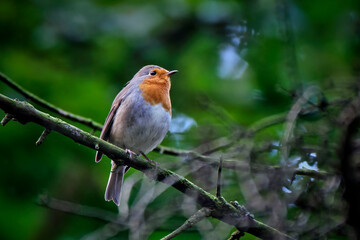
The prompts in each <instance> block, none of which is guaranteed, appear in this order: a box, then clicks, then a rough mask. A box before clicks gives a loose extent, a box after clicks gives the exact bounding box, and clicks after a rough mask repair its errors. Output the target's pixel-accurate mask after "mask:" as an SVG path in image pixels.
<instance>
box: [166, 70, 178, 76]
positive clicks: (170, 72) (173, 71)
mask: <svg viewBox="0 0 360 240" xmlns="http://www.w3.org/2000/svg"><path fill="white" fill-rule="evenodd" d="M177 72H178V70H172V71H169V72H167V73H166V75H167V76H171V75H173V74H174V73H177Z"/></svg>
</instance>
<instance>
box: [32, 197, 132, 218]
mask: <svg viewBox="0 0 360 240" xmlns="http://www.w3.org/2000/svg"><path fill="white" fill-rule="evenodd" d="M36 203H37V204H38V205H39V206H43V207H47V208H50V209H54V210H58V211H61V212H66V213H71V214H74V215H79V216H84V217H89V218H95V219H98V220H101V221H105V222H110V223H116V224H122V225H123V224H127V222H126V221H124V220H121V219H120V218H119V215H118V214H115V213H112V212H109V211H106V210H102V209H99V208H94V207H90V206H85V205H81V204H77V203H72V202H69V201H64V200H59V199H56V198H53V197H50V196H49V195H47V194H42V195H39V197H38V199H37V201H36Z"/></svg>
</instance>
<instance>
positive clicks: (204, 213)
mask: <svg viewBox="0 0 360 240" xmlns="http://www.w3.org/2000/svg"><path fill="white" fill-rule="evenodd" d="M210 213H211V210H210V209H209V208H206V207H204V208H201V209H200V210H199V211H197V212H196V213H195V214H194V215H192V216H191V217H190V218H189V219H188V220H186V221H185V223H184V224H183V225H181V226H180V227H179V228H177V229H175V230H174V231H173V232H172V233H170V234H169V235H167V236H165V237H163V238H162V239H161V240H170V239H173V238H174V237H176V236H177V235H179V234H180V233H182V232H184V231H186V230H187V229H189V228H191V227H192V226H194V225H195V224H196V223H198V222H199V221H201V220H202V219H204V218H206V217H208V216H210Z"/></svg>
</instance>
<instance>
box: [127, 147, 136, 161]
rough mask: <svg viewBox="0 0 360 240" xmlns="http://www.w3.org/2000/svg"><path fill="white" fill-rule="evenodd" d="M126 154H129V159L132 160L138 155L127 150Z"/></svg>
mask: <svg viewBox="0 0 360 240" xmlns="http://www.w3.org/2000/svg"><path fill="white" fill-rule="evenodd" d="M125 152H126V153H127V154H129V158H130V159H132V158H133V155H135V156H136V155H137V154H136V153H134V152H133V151H131V150H130V149H125Z"/></svg>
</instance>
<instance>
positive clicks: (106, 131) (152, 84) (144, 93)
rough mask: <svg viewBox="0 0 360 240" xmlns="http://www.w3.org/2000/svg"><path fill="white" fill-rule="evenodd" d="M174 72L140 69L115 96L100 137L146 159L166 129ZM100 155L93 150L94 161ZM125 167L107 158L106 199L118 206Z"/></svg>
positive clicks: (163, 135) (168, 119) (169, 113)
mask: <svg viewBox="0 0 360 240" xmlns="http://www.w3.org/2000/svg"><path fill="white" fill-rule="evenodd" d="M177 72H178V71H177V70H172V71H168V70H166V69H164V68H162V67H159V66H157V65H147V66H144V67H143V68H141V69H140V70H139V71H138V72H137V73H136V74H135V75H134V76H133V78H132V79H131V80H130V81H129V82H128V83H127V84H126V86H125V87H124V88H123V89H122V90H121V91H120V92H119V93H118V94H117V96H116V97H115V99H114V101H113V103H112V106H111V108H110V112H109V114H108V116H107V118H106V120H105V124H104V127H103V129H102V131H101V134H100V138H101V139H103V140H105V141H108V142H110V143H112V144H114V145H116V146H118V147H121V148H123V149H125V150H126V152H127V153H128V154H129V155H130V158H132V156H133V155H134V154H135V155H140V154H141V155H143V156H144V157H145V158H146V159H148V158H147V156H146V154H147V153H149V152H150V151H152V150H153V149H154V148H155V147H156V146H157V145H159V144H160V143H161V142H162V140H163V139H164V138H165V136H166V134H167V132H168V130H169V127H170V122H171V100H170V88H171V81H170V76H172V75H173V74H175V73H177ZM102 155H103V153H102V152H100V151H97V152H96V156H95V162H99V161H100V160H101V158H102ZM148 160H149V159H148ZM149 161H151V160H149ZM129 168H130V167H129V166H126V165H118V164H116V162H115V161H113V160H112V161H111V171H110V176H109V180H108V183H107V186H106V190H105V200H106V201H113V202H114V203H115V204H116V205H118V206H120V198H121V188H122V185H123V179H124V174H125V173H126V172H127V171H128V170H129Z"/></svg>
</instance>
